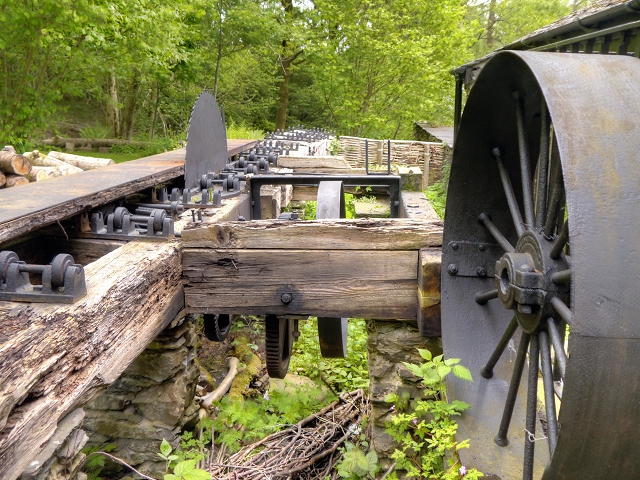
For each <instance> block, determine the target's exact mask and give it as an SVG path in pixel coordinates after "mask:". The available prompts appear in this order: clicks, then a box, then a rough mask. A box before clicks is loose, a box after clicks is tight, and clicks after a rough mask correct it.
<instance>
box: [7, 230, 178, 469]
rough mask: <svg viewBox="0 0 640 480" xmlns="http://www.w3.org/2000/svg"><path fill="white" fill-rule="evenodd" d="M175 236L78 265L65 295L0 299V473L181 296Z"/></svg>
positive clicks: (106, 375) (162, 323)
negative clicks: (75, 288) (62, 298)
mask: <svg viewBox="0 0 640 480" xmlns="http://www.w3.org/2000/svg"><path fill="white" fill-rule="evenodd" d="M180 258H181V253H180V249H179V245H178V244H177V243H166V244H162V245H158V244H153V245H151V244H146V243H142V242H140V243H135V242H131V243H128V244H126V245H124V246H122V247H121V248H118V249H117V250H114V251H113V252H111V253H109V254H108V255H106V256H105V257H103V258H101V259H99V260H98V261H96V262H94V263H92V264H90V265H89V266H87V268H86V269H85V273H86V277H87V287H88V295H87V296H86V297H85V298H83V299H82V300H80V301H78V302H77V303H76V304H74V305H64V306H62V305H46V304H29V303H13V302H0V317H1V322H0V392H2V393H1V394H0V478H3V479H4V478H7V479H13V478H17V477H18V476H19V475H20V474H21V473H22V471H23V470H24V468H25V467H26V465H28V464H29V462H30V461H31V459H32V458H34V457H35V456H36V455H37V453H38V451H39V449H40V448H41V446H43V445H44V444H46V442H47V440H48V439H49V437H50V436H51V435H52V434H53V432H54V431H55V428H56V424H57V422H58V420H59V419H60V418H62V417H63V416H64V415H65V414H66V413H68V412H69V411H71V410H73V409H74V408H77V407H78V406H80V405H82V404H84V403H86V402H87V401H88V400H89V399H91V398H92V397H93V396H95V395H96V394H97V393H99V392H100V390H102V389H103V388H106V387H107V386H108V385H109V384H111V383H112V382H113V381H115V379H116V378H117V377H118V376H119V375H120V373H121V372H122V371H124V369H125V368H126V367H127V366H128V365H129V363H131V362H132V361H133V359H134V358H135V357H136V356H137V355H138V354H139V353H140V352H141V351H142V350H144V348H145V347H146V346H147V345H148V344H149V343H150V342H151V341H152V340H153V338H155V337H156V336H157V335H158V334H159V333H160V332H161V331H162V330H163V329H164V328H165V327H166V325H168V324H169V322H171V320H173V319H174V318H175V316H176V315H177V314H178V313H179V311H180V310H181V309H182V308H183V305H184V294H183V290H182V285H181V282H180V274H181V263H180Z"/></svg>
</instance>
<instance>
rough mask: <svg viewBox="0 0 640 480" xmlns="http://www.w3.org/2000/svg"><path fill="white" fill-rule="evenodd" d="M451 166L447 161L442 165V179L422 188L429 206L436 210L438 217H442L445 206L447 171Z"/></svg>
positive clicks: (447, 182)
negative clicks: (424, 188) (429, 203)
mask: <svg viewBox="0 0 640 480" xmlns="http://www.w3.org/2000/svg"><path fill="white" fill-rule="evenodd" d="M450 171H451V166H450V165H449V164H448V163H447V164H445V165H444V166H443V167H442V180H440V181H439V182H436V183H434V184H433V185H429V187H427V189H426V190H424V194H425V196H426V197H427V198H428V199H429V202H431V206H432V207H433V209H434V210H435V211H436V213H437V214H438V216H439V217H440V218H444V211H445V206H446V204H447V186H448V184H449V172H450Z"/></svg>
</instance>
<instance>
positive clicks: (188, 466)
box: [158, 430, 211, 480]
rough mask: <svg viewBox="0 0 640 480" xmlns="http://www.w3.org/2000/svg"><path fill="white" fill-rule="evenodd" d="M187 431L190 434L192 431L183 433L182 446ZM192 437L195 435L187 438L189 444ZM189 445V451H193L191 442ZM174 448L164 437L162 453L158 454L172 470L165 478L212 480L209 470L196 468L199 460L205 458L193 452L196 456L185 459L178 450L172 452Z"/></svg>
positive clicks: (169, 469)
mask: <svg viewBox="0 0 640 480" xmlns="http://www.w3.org/2000/svg"><path fill="white" fill-rule="evenodd" d="M209 431H210V430H209ZM187 433H189V434H190V432H185V433H183V435H182V439H181V447H182V446H183V442H185V436H186V434H187ZM192 439H193V437H192V436H190V437H189V438H188V439H187V440H186V442H187V444H189V442H190V440H192ZM196 445H197V444H194V446H196ZM189 447H190V450H189V451H190V452H192V451H193V450H192V449H191V445H190V444H189ZM172 450H173V448H172V447H171V444H170V443H169V442H167V440H166V439H164V438H163V439H162V443H161V444H160V453H158V456H159V457H160V458H162V459H163V460H164V461H165V462H167V470H168V471H169V472H170V473H167V474H166V475H165V476H164V480H211V475H210V474H209V472H207V471H206V470H202V469H200V468H196V464H197V463H198V460H201V459H202V458H203V457H202V456H201V455H200V456H197V454H193V456H195V457H196V458H190V459H183V458H181V455H179V454H178V453H179V452H178V451H176V452H175V453H171V452H172Z"/></svg>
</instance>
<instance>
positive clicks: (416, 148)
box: [339, 136, 444, 184]
mask: <svg viewBox="0 0 640 480" xmlns="http://www.w3.org/2000/svg"><path fill="white" fill-rule="evenodd" d="M367 142H368V144H369V166H370V168H371V167H373V166H377V165H379V164H381V165H383V166H385V167H386V164H387V155H388V153H387V145H388V144H387V141H386V140H374V139H366V138H360V137H348V136H341V137H340V151H339V155H341V156H343V157H344V158H345V159H346V160H347V162H349V165H351V167H353V168H363V167H364V166H365V153H366V144H367ZM443 156H444V154H443V146H442V144H440V143H434V142H419V141H413V140H391V163H392V164H396V165H417V166H419V167H420V168H421V169H422V170H423V172H429V184H431V183H434V182H437V181H438V180H440V179H441V178H442V162H443Z"/></svg>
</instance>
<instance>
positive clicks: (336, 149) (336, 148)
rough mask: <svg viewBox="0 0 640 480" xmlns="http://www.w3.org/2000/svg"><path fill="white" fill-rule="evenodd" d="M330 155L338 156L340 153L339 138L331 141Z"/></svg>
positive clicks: (328, 148) (328, 149)
mask: <svg viewBox="0 0 640 480" xmlns="http://www.w3.org/2000/svg"><path fill="white" fill-rule="evenodd" d="M327 151H328V152H329V155H337V154H338V153H339V152H340V140H339V137H335V138H332V139H331V142H330V143H329V146H328V147H327Z"/></svg>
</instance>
